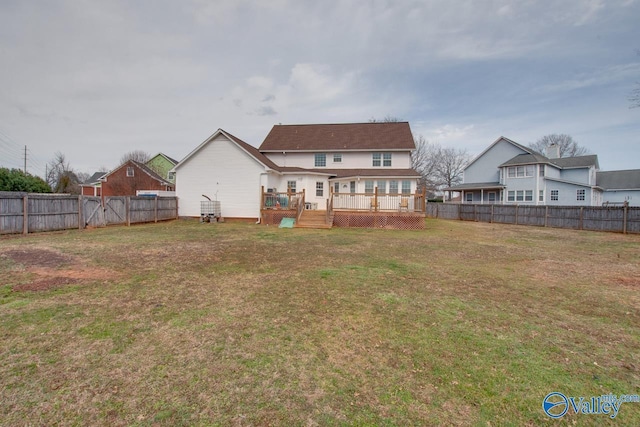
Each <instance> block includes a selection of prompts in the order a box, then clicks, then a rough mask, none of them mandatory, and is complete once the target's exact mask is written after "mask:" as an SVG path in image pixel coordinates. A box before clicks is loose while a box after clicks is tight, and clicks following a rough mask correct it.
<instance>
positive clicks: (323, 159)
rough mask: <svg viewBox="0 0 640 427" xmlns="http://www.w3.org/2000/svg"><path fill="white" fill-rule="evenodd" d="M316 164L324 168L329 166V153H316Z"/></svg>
mask: <svg viewBox="0 0 640 427" xmlns="http://www.w3.org/2000/svg"><path fill="white" fill-rule="evenodd" d="M314 166H315V167H317V168H323V167H325V166H327V155H326V154H325V153H316V155H315V161H314Z"/></svg>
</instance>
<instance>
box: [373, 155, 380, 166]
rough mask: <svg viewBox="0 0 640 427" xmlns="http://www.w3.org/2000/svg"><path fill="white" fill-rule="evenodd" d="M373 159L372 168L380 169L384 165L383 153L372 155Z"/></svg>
mask: <svg viewBox="0 0 640 427" xmlns="http://www.w3.org/2000/svg"><path fill="white" fill-rule="evenodd" d="M371 158H372V166H373V167H378V166H381V165H382V153H373V154H372V155H371Z"/></svg>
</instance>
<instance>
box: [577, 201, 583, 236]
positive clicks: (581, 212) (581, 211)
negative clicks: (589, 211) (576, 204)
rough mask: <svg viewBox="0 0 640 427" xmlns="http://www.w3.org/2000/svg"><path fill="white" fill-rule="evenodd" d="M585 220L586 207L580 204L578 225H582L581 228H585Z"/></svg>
mask: <svg viewBox="0 0 640 427" xmlns="http://www.w3.org/2000/svg"><path fill="white" fill-rule="evenodd" d="M583 221H584V208H583V207H582V206H580V222H579V223H578V225H579V226H580V230H583Z"/></svg>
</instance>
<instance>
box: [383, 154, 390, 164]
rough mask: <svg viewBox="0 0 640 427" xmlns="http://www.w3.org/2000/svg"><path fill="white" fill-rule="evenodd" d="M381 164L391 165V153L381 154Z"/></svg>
mask: <svg viewBox="0 0 640 427" xmlns="http://www.w3.org/2000/svg"><path fill="white" fill-rule="evenodd" d="M382 166H388V167H390V166H391V153H383V154H382Z"/></svg>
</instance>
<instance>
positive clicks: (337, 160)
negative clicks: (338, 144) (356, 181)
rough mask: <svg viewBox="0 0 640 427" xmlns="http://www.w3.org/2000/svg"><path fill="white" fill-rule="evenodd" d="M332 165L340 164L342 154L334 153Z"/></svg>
mask: <svg viewBox="0 0 640 427" xmlns="http://www.w3.org/2000/svg"><path fill="white" fill-rule="evenodd" d="M333 163H342V154H341V153H335V154H334V155H333Z"/></svg>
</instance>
